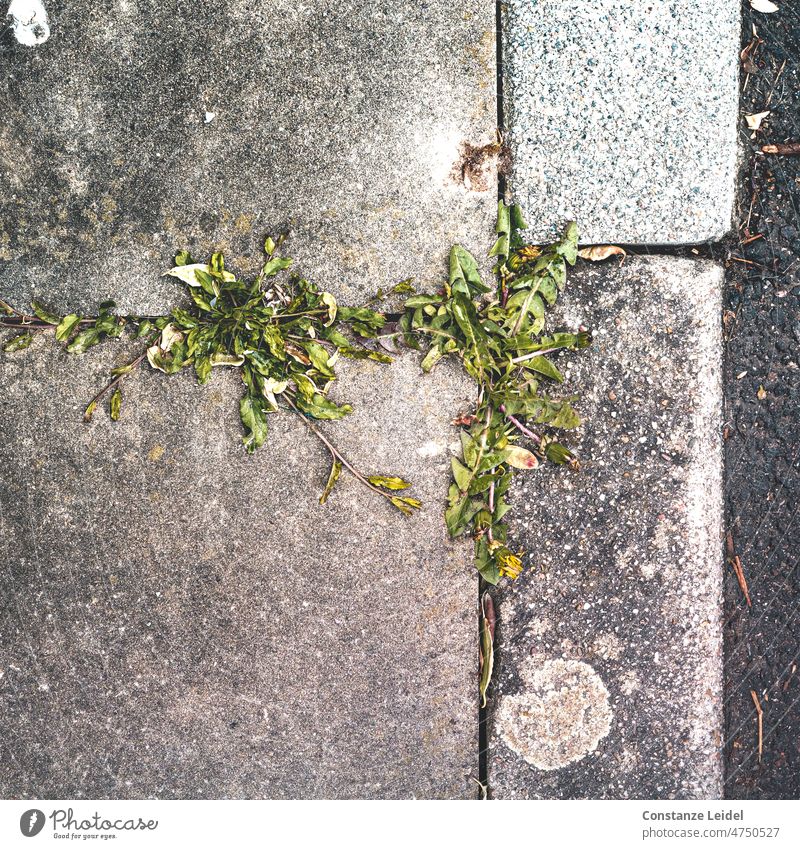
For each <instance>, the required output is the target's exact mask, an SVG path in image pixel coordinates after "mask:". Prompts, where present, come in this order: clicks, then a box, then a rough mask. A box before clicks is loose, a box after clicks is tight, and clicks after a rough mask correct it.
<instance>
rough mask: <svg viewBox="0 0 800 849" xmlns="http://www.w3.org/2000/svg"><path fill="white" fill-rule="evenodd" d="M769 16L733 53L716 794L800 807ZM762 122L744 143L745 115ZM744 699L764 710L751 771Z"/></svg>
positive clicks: (789, 52)
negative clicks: (738, 99) (734, 162)
mask: <svg viewBox="0 0 800 849" xmlns="http://www.w3.org/2000/svg"><path fill="white" fill-rule="evenodd" d="M779 6H780V9H779V11H778V12H777V13H775V14H772V15H763V14H759V13H757V12H754V11H752V10H751V9H750V8H749V4H748V3H745V4H744V9H745V12H744V15H745V26H744V31H743V44H742V47H743V48H745V47H746V46H747V45H748V44H749V43H750V42H751V39H752V36H753V29H752V28H753V26H755V27H756V30H757V32H758V36H759V37H760V38H761V39H763V43H762V44H757V45H755V46H754V48H753V49H752V50H751V51H749V53H748V56H747V57H746V58H749V60H750V61H748V62H746V64H745V65H744V68H743V70H744V73H743V83H746V85H743V95H742V108H741V112H742V114H741V116H740V124H739V130H740V132H739V137H740V140H741V143H742V146H743V147H744V148H745V150H746V152H747V156H746V159H745V164H744V168H743V172H742V175H741V180H740V195H739V228H738V231H737V238H736V239H735V240H734V241H733V242H732V243H731V244H729V245H728V246H726V247H727V251H728V256H729V261H728V270H727V291H726V304H725V306H726V315H725V318H726V336H727V344H726V367H725V395H726V411H725V415H726V420H727V424H728V431H727V433H728V439H727V441H726V444H725V460H726V468H727V487H726V514H727V515H726V519H727V526H728V528H729V529H730V531H731V534H732V537H733V543H734V550H735V551H736V553H737V554H738V555H739V556H740V558H741V561H742V566H743V569H744V572H745V575H746V578H747V582H748V586H749V592H750V597H751V600H752V608H748V607H747V605H746V603H745V602H744V600H743V598H742V591H741V589H740V588H739V584H738V583H737V581H736V578H735V577H734V576H733V572H732V570H730V569H728V570H727V575H726V583H725V595H726V608H725V623H726V627H725V646H726V670H725V673H726V674H725V699H726V779H725V780H726V784H725V792H726V795H728V796H729V797H731V798H751V799H797V798H799V797H800V651H799V650H800V646H798V643H799V642H800V639H798V635H799V634H800V617H799V615H798V611H800V568H799V567H798V543H797V537H798V504H799V503H800V449H799V448H798V446H800V370H799V369H798V363H800V357H798V351H799V350H800V259H799V257H800V217H799V216H798V210H800V158H798V157H793V158H792V157H775V156H771V157H766V156H763V155H762V154H761V152H760V149H761V146H762V145H763V144H767V143H775V142H787V141H800V119H798V115H800V10H799V9H798V8H797V6H796V5H795V4H792V3H789V2H783V3H781V4H779ZM764 111H769V113H770V114H769V115H768V116H767V117H766V118H765V119H764V121H763V122H762V125H761V129H760V130H759V131H758V132H757V133H755V134H753V133H751V132H749V131H748V130H747V128H746V124H745V120H744V115H746V114H754V113H758V112H764ZM757 235H761V236H762V238H760V239H756V240H755V241H752V242H750V243H749V244H741V242H743V241H746V240H747V239H748V238H750V237H752V236H757ZM743 260H744V261H743ZM762 387H763V392H762V393H761V395H760V397H759V390H760V389H761V388H762ZM751 690H755V691H756V693H757V694H758V695H759V698H760V701H761V706H762V709H763V710H764V744H763V755H762V758H761V760H760V761H759V758H758V730H757V716H756V709H755V706H754V705H753V700H752V696H751V694H750V691H751Z"/></svg>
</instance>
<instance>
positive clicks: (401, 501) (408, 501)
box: [389, 495, 422, 516]
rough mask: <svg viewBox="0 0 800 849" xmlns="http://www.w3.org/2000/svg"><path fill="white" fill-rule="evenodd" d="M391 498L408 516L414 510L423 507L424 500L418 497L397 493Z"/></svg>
mask: <svg viewBox="0 0 800 849" xmlns="http://www.w3.org/2000/svg"><path fill="white" fill-rule="evenodd" d="M389 500H390V501H391V502H392V504H393V505H394V506H395V507H396V508H397V509H398V510H399V511H400V512H401V513H405V515H406V516H410V515H411V514H412V513H413V512H414V510H419V508H420V507H422V502H421V501H418V500H417V499H416V498H408V497H404V496H399V495H395V496H393V497H392V498H390V499H389Z"/></svg>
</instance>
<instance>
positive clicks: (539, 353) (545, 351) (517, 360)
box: [511, 347, 561, 363]
mask: <svg viewBox="0 0 800 849" xmlns="http://www.w3.org/2000/svg"><path fill="white" fill-rule="evenodd" d="M560 350H561V348H560V347H559V348H543V349H542V350H541V351H533V353H530V354H525V355H524V356H522V357H514V359H513V360H511V362H512V363H524V362H525V360H532V359H533V358H534V357H543V356H544V355H545V354H552V353H553V351H560Z"/></svg>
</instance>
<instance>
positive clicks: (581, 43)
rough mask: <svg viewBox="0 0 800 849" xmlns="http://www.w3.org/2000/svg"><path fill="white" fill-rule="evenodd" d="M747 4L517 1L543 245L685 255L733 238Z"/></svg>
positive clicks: (526, 181) (523, 144) (510, 97)
mask: <svg viewBox="0 0 800 849" xmlns="http://www.w3.org/2000/svg"><path fill="white" fill-rule="evenodd" d="M739 6H740V4H739V0H712V2H705V3H697V2H696V0H663V2H657V3H632V2H629V0H591V2H584V1H583V0H582V2H572V3H565V2H563V0H507V2H505V3H504V4H503V7H504V8H505V10H506V13H505V17H504V34H503V48H504V49H503V54H504V57H505V87H504V95H505V113H506V124H507V126H508V127H509V129H510V139H511V146H512V152H513V166H512V173H511V180H510V183H511V187H512V189H513V191H514V194H515V198H516V200H517V201H518V202H520V203H522V204H523V205H524V207H525V210H526V212H527V213H528V221H529V222H531V225H532V229H531V232H532V235H533V236H534V238H535V239H537V240H546V239H549V238H550V237H551V236H552V235H553V233H554V231H555V230H556V229H557V228H559V227H561V226H562V225H563V223H564V222H565V221H569V220H575V221H577V222H578V225H579V227H580V230H581V238H582V240H584V241H586V242H623V243H628V242H630V243H649V244H674V243H692V242H702V241H707V240H713V239H719V238H721V237H722V236H723V235H724V234H725V233H727V232H728V230H729V229H730V227H731V220H732V214H733V201H734V179H735V171H736V157H737V142H736V136H737V134H736V121H737V114H738V112H737V110H738V98H739V88H738V77H737V75H738V68H739V50H740V45H739V31H740V23H739Z"/></svg>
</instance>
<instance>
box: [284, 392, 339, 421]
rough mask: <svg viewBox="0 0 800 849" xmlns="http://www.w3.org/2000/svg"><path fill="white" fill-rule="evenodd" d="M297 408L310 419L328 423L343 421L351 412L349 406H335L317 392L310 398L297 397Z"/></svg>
mask: <svg viewBox="0 0 800 849" xmlns="http://www.w3.org/2000/svg"><path fill="white" fill-rule="evenodd" d="M297 406H298V407H299V408H300V409H301V410H302V411H303V412H304V413H308V415H309V416H311V417H312V418H315V419H322V420H328V421H335V420H337V419H343V418H344V417H345V416H346V415H347V414H348V413H352V412H353V408H352V407H351V406H350V405H349V404H342V405H341V406H337V405H336V404H334V403H333V402H332V401H329V400H328V399H327V398H326V397H325V396H324V395H321V394H320V393H319V392H317V393H315V394H314V395H312V396H311V398H304V397H303V396H302V395H298V396H297Z"/></svg>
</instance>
